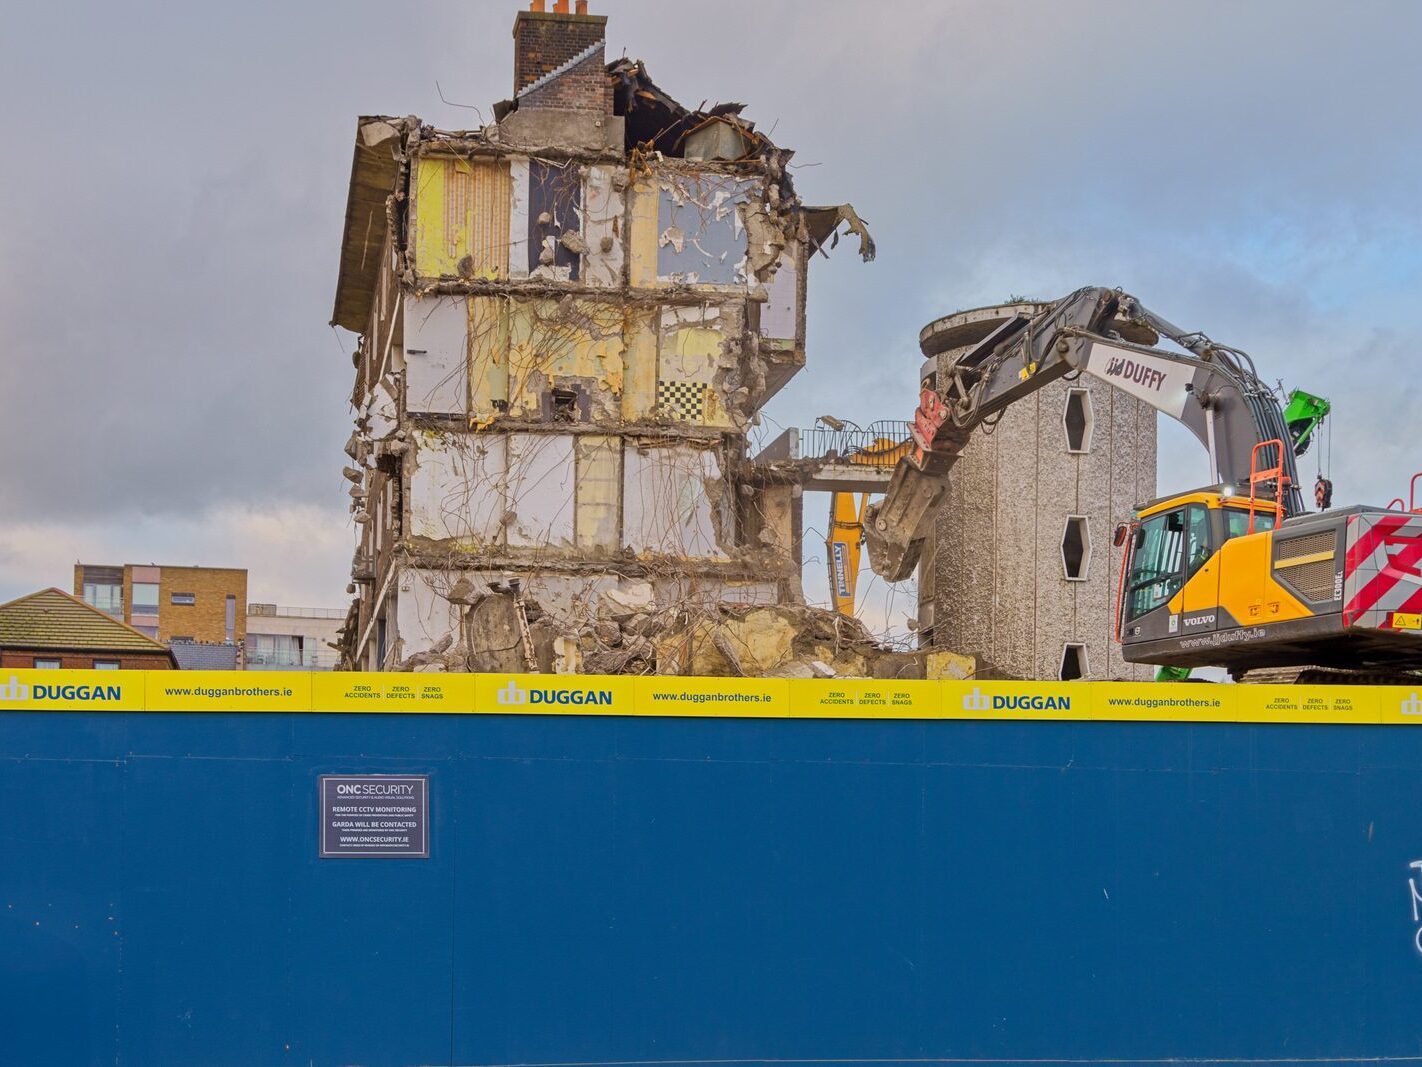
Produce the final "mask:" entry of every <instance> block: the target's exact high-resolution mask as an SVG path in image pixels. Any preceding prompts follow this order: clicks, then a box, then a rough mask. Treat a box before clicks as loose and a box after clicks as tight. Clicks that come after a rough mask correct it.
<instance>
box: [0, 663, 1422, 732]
mask: <svg viewBox="0 0 1422 1067" xmlns="http://www.w3.org/2000/svg"><path fill="white" fill-rule="evenodd" d="M0 710H7V711H8V710H31V711H43V710H55V711H175V712H181V711H188V712H207V711H235V712H242V711H249V712H264V711H288V712H312V711H314V712H385V713H389V712H396V713H399V712H423V713H433V714H471V713H473V714H480V715H651V716H657V715H665V716H692V717H707V718H768V717H770V718H784V717H793V718H802V719H810V718H820V719H983V720H1005V721H1018V722H1021V721H1029V720H1033V719H1040V720H1048V721H1061V720H1080V721H1087V720H1098V721H1120V722H1202V723H1209V722H1245V723H1379V722H1381V723H1416V724H1422V680H1419V684H1418V685H1417V686H1416V687H1415V688H1413V687H1410V686H1367V685H1227V684H1211V683H1191V682H989V681H976V682H975V681H967V682H961V681H951V682H937V681H933V682H929V681H915V680H904V681H886V680H878V679H866V678H825V679H786V678H684V677H670V676H668V677H662V676H644V677H635V678H634V677H626V676H617V677H608V676H596V675H563V674H433V673H423V672H413V673H410V672H406V673H384V674H382V673H373V672H350V673H346V672H340V673H326V672H311V673H308V672H302V671H57V670H29V669H23V670H22V669H14V670H0Z"/></svg>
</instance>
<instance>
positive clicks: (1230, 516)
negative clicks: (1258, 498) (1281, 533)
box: [1224, 508, 1274, 541]
mask: <svg viewBox="0 0 1422 1067" xmlns="http://www.w3.org/2000/svg"><path fill="white" fill-rule="evenodd" d="M1224 513H1225V540H1226V541H1228V540H1229V539H1230V538H1232V537H1243V536H1244V535H1245V534H1247V533H1248V532H1249V512H1247V511H1245V510H1244V509H1243V508H1225V509H1224ZM1273 528H1274V509H1273V508H1270V509H1269V510H1268V511H1262V510H1260V511H1256V512H1255V513H1254V532H1255V533H1261V532H1263V531H1264V530H1272V529H1273Z"/></svg>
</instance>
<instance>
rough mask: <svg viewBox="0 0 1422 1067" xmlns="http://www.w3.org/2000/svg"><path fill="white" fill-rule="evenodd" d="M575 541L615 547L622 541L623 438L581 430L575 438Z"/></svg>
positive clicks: (587, 546) (581, 544) (588, 546)
mask: <svg viewBox="0 0 1422 1067" xmlns="http://www.w3.org/2000/svg"><path fill="white" fill-rule="evenodd" d="M575 448H576V456H577V468H576V469H577V482H576V491H577V520H576V522H575V523H574V527H575V530H576V539H577V545H578V547H579V548H582V549H599V548H604V549H615V548H617V546H618V545H619V544H621V541H622V538H621V524H620V523H619V521H618V519H619V517H620V508H619V504H620V502H621V498H622V439H621V438H620V437H602V436H593V435H592V434H581V435H579V436H578V438H577V441H576V445H575Z"/></svg>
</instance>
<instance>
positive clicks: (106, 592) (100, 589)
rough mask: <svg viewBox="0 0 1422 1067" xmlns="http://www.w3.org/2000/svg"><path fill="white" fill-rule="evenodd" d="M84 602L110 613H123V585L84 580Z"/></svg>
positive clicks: (119, 614)
mask: <svg viewBox="0 0 1422 1067" xmlns="http://www.w3.org/2000/svg"><path fill="white" fill-rule="evenodd" d="M84 602H85V603H86V604H89V605H91V606H93V607H96V608H98V609H99V610H100V611H104V612H108V614H110V615H118V616H122V615H123V586H122V585H111V584H109V583H107V582H85V583H84Z"/></svg>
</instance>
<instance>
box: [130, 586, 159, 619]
mask: <svg viewBox="0 0 1422 1067" xmlns="http://www.w3.org/2000/svg"><path fill="white" fill-rule="evenodd" d="M132 614H134V615H157V614H158V583H157V582H134V583H133V606H132Z"/></svg>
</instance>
